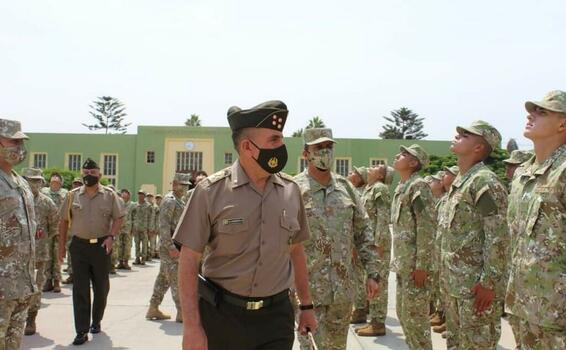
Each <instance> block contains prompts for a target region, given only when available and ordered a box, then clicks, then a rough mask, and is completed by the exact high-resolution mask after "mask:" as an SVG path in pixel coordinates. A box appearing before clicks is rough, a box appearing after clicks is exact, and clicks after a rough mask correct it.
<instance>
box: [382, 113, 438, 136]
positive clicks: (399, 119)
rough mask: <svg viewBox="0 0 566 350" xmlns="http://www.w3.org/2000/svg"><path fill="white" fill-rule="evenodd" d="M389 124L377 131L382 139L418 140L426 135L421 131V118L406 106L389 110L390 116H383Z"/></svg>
mask: <svg viewBox="0 0 566 350" xmlns="http://www.w3.org/2000/svg"><path fill="white" fill-rule="evenodd" d="M383 118H384V119H385V120H387V121H388V122H389V124H387V125H385V126H383V131H382V132H381V133H379V137H381V138H382V139H405V140H420V139H423V138H425V137H427V136H428V135H427V134H425V133H424V132H423V128H424V126H423V120H424V118H421V117H419V115H418V114H417V113H414V112H413V111H411V110H410V109H408V108H406V107H401V108H400V109H397V110H394V111H392V112H391V117H383Z"/></svg>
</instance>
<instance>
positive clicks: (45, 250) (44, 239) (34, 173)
mask: <svg viewBox="0 0 566 350" xmlns="http://www.w3.org/2000/svg"><path fill="white" fill-rule="evenodd" d="M22 176H23V178H24V179H26V181H27V182H28V184H29V187H30V189H31V192H32V194H33V201H34V204H35V219H36V230H35V268H36V269H37V272H36V275H35V283H36V285H37V288H38V290H41V288H42V287H43V284H44V283H45V271H46V269H47V265H48V264H50V263H51V259H50V249H51V244H50V242H51V241H50V240H49V238H51V237H53V235H55V234H56V233H57V224H58V220H57V219H58V214H57V207H56V206H55V203H54V202H53V200H51V198H49V197H48V196H47V195H45V194H43V193H40V189H41V187H42V186H43V184H44V183H45V180H44V178H43V173H42V171H41V169H34V168H27V169H22ZM40 307H41V293H38V294H36V295H34V296H33V298H32V299H31V301H30V307H29V310H28V318H27V320H26V328H25V330H24V334H25V335H32V334H35V331H36V325H35V318H36V317H37V312H38V311H39V308H40Z"/></svg>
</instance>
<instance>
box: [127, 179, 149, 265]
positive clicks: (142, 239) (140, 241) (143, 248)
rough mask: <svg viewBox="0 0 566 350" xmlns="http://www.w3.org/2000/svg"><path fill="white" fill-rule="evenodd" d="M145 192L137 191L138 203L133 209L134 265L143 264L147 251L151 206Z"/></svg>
mask: <svg viewBox="0 0 566 350" xmlns="http://www.w3.org/2000/svg"><path fill="white" fill-rule="evenodd" d="M145 197H146V196H145V192H143V191H141V190H140V191H138V203H137V204H136V206H135V207H134V210H133V215H132V217H133V232H134V246H135V248H136V260H135V261H134V265H145V260H146V258H147V256H148V253H147V244H148V243H147V240H148V232H149V229H150V227H151V226H152V224H151V217H152V214H153V211H152V207H151V205H150V204H149V202H148V201H146V199H145Z"/></svg>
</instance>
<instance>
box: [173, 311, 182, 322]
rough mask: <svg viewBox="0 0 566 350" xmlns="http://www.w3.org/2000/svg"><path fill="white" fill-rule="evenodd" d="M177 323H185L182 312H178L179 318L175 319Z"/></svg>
mask: <svg viewBox="0 0 566 350" xmlns="http://www.w3.org/2000/svg"><path fill="white" fill-rule="evenodd" d="M175 322H177V323H183V314H182V313H181V311H178V310H177V316H176V317H175Z"/></svg>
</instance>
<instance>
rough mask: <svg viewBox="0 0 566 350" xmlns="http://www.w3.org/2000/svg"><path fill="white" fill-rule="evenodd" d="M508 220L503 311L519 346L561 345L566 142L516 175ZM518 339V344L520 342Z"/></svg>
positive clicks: (565, 312)
mask: <svg viewBox="0 0 566 350" xmlns="http://www.w3.org/2000/svg"><path fill="white" fill-rule="evenodd" d="M509 202H510V205H509V210H508V213H507V219H508V222H509V228H510V232H511V236H512V244H511V247H512V254H511V261H512V262H511V267H510V276H509V285H508V287H507V295H506V299H505V303H506V308H507V311H508V312H509V313H510V314H512V316H514V317H516V319H517V321H518V325H519V328H520V334H521V339H520V340H519V341H520V343H521V346H522V347H521V348H522V349H564V348H566V293H565V292H564V291H566V280H565V279H564V266H565V264H566V258H565V257H566V253H565V245H566V243H565V242H566V145H562V146H561V147H559V148H558V149H556V150H555V151H554V152H553V153H552V155H551V156H550V157H549V158H548V159H546V160H545V161H544V163H543V164H541V165H539V164H537V163H536V162H535V158H532V159H531V160H529V161H527V162H526V163H524V164H523V165H522V166H521V167H520V168H519V169H518V172H517V173H516V175H515V178H514V180H513V184H512V187H511V194H510V196H509ZM519 341H518V343H519Z"/></svg>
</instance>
